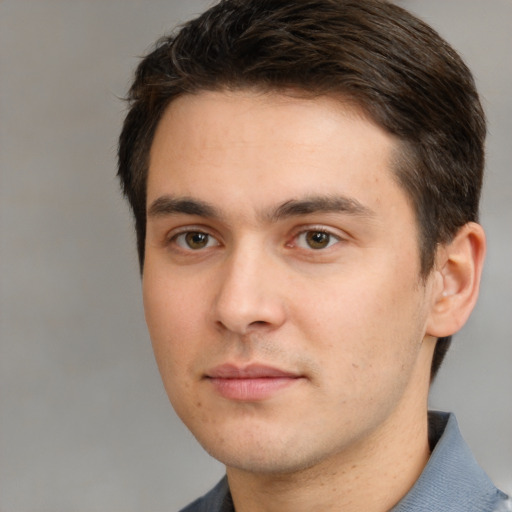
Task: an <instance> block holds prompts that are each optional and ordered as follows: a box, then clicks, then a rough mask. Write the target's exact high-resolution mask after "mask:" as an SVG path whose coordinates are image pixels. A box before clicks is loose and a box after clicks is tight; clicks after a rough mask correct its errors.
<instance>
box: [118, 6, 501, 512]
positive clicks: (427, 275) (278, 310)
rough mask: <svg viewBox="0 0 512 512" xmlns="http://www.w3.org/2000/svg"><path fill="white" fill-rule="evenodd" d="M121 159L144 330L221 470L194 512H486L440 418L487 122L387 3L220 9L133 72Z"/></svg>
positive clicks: (473, 258)
mask: <svg viewBox="0 0 512 512" xmlns="http://www.w3.org/2000/svg"><path fill="white" fill-rule="evenodd" d="M129 100H130V110H129V112H128V115H127V117H126V120H125V124H124V128H123V132H122V135H121V139H120V147H119V176H120V178H121V181H122V185H123V188H124V191H125V194H126V195H127V197H128V199H129V201H130V204H131V206H132V208H133V211H134V214H135V224H136V230H137V237H138V251H139V258H140V265H141V273H142V279H143V294H144V305H145V313H146V320H147V323H148V327H149V331H150V334H151V339H152V342H153V346H154V350H155V355H156V359H157V362H158V365H159V369H160V372H161V375H162V379H163V382H164V385H165V388H166V390H167V393H168V395H169V398H170V400H171V403H172V404H173V407H174V408H175V410H176V412H177V413H178V415H179V416H180V417H181V419H182V420H183V421H184V423H185V424H186V425H187V427H188V428H189V429H190V430H191V431H192V433H193V434H194V435H195V437H196V438H197V439H198V441H199V442H200V443H201V444H202V446H203V447H204V448H205V449H206V450H207V451H208V452H209V453H210V454H211V455H212V456H214V457H215V458H217V459H218V460H220V461H221V462H223V463H224V464H225V465H226V473H227V476H226V478H225V479H223V480H222V481H221V482H220V483H219V485H217V486H216V487H215V488H214V489H213V490H212V491H210V492H209V493H208V494H207V495H206V496H204V497H203V498H201V499H199V500H197V501H196V502H195V503H193V504H192V505H190V506H189V507H187V508H186V509H185V510H187V511H196V510H197V511H201V510H204V511H206V510H208V511H229V510H236V511H237V512H246V511H274V510H276V511H288V510H292V511H294V512H297V511H310V510H322V511H331V510H332V511H335V510H340V511H341V510H343V511H360V510H365V511H375V512H377V511H387V510H394V511H399V512H402V511H416V510H423V511H427V510H428V511H432V510H435V511H436V510H450V511H461V512H462V511H464V512H468V511H475V512H476V511H491V510H507V509H508V508H507V507H509V503H510V502H509V501H508V500H507V497H506V496H505V495H504V494H503V493H502V492H501V491H499V490H497V489H496V488H495V487H494V486H493V484H492V483H491V482H490V481H489V480H488V478H487V477H486V476H485V474H484V473H483V471H482V470H481V469H480V468H479V467H478V465H477V464H476V462H475V461H474V459H473V457H472V455H471V454H470V452H469V449H468V448H467V446H466V445H465V444H464V441H463V440H462V438H461V437H460V434H459V432H458V429H457V424H456V421H455V418H454V417H453V416H452V415H447V414H443V413H430V414H429V413H428V412H427V396H428V390H429V384H430V382H431V379H432V378H433V377H434V376H435V374H436V372H437V370H438V368H439V366H440V364H441V362H442V359H443V357H444V354H445V353H446V350H447V349H448V346H449V343H450V336H451V335H452V334H453V333H454V332H456V331H457V330H458V329H459V328H460V327H461V326H462V325H463V324H464V322H465V321H466V319H467V318H468V316H469V314H470V312H471V310H472V308H473V306H474V304H475V302H476V299H477V295H478V286H479V280H480V274H481V269H482V264H483V259H484V253H485V236H484V233H483V230H482V228H481V227H480V225H479V224H477V219H478V201H479V195H480V188H481V183H482V171H483V164H484V155H483V144H484V138H485V121H484V115H483V112H482V109H481V105H480V102H479V100H478V95H477V92H476V90H475V87H474V83H473V79H472V77H471V74H470V72H469V70H468V69H467V68H466V66H465V65H464V63H463V62H462V61H461V59H460V57H459V56H458V55H457V54H456V53H455V52H454V51H453V50H452V49H451V48H450V47H449V46H448V45H447V43H445V42H444V41H443V40H442V39H441V38H440V37H439V36H438V35H437V34H436V33H435V32H434V31H433V30H432V29H431V28H429V27H428V26H426V25H425V24H424V23H422V22H421V21H419V20H417V19H416V18H414V17H413V16H412V15H410V14H409V13H407V12H406V11H404V10H403V9H401V8H399V7H397V6H395V5H393V4H390V3H387V2H384V1H379V0H363V1H361V0H358V1H355V0H352V1H350V0H305V1H301V2H296V1H295V2H294V1H284V0H224V1H221V2H220V3H219V4H217V5H215V6H213V7H212V8H210V9H209V10H208V11H207V12H206V13H205V14H203V15H202V16H200V17H199V18H197V19H195V20H193V21H191V22H189V23H187V24H186V25H184V26H183V27H182V28H181V30H180V31H179V32H177V33H176V34H175V35H173V36H171V37H168V38H165V39H163V40H161V41H160V42H159V43H158V44H157V47H156V48H155V50H154V51H153V52H152V53H151V54H149V55H148V56H147V57H146V58H145V59H144V60H143V61H142V63H141V64H140V66H139V68H138V70H137V74H136V78H135V81H134V83H133V85H132V87H131V90H130V95H129Z"/></svg>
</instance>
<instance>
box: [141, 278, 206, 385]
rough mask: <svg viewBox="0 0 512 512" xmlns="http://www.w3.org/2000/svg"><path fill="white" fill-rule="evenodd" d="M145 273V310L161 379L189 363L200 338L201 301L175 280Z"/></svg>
mask: <svg viewBox="0 0 512 512" xmlns="http://www.w3.org/2000/svg"><path fill="white" fill-rule="evenodd" d="M163 275H164V274H163V273H161V274H159V278H158V279H154V278H153V277H152V274H151V273H149V272H148V274H147V275H145V276H144V282H143V298H144V313H145V317H146V323H147V326H148V330H149V334H150V337H151V342H152V344H153V350H154V353H155V358H156V360H157V363H158V366H159V369H160V372H161V373H162V378H163V379H164V381H165V380H167V379H169V378H172V377H173V376H176V375H178V374H180V373H182V372H183V371H185V369H186V368H187V367H188V366H189V363H188V361H189V359H190V357H191V353H192V351H193V350H194V346H195V345H194V340H196V339H200V335H199V325H200V322H198V317H199V316H200V315H201V312H200V311H201V308H200V302H198V300H197V298H196V297H194V296H190V294H186V293H183V288H181V287H180V286H179V285H178V284H177V283H176V282H175V281H174V280H172V281H171V280H169V279H165V278H162V276H163Z"/></svg>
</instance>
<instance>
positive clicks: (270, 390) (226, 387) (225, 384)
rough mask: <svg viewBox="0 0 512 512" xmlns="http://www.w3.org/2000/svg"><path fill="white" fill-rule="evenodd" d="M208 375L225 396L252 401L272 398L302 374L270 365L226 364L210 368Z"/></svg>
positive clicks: (231, 398)
mask: <svg viewBox="0 0 512 512" xmlns="http://www.w3.org/2000/svg"><path fill="white" fill-rule="evenodd" d="M206 377H207V379H208V380H209V381H210V382H211V383H212V385H213V386H214V388H215V390H216V391H217V392H218V393H219V394H220V395H221V396H223V397H224V398H227V399H230V400H239V401H247V402H250V401H260V400H264V399H266V398H270V397H271V396H272V395H274V394H275V393H277V392H278V391H279V390H281V389H283V388H285V387H287V386H290V385H292V384H294V383H295V382H297V381H298V380H299V379H300V378H301V377H302V376H301V375H298V374H295V373H290V372H286V371H283V370H279V369H277V368H272V367H270V366H263V365H256V364H254V365H249V366H245V367H238V366H235V365H231V364H224V365H221V366H217V367H215V368H213V369H212V370H210V371H209V372H208V373H207V375H206Z"/></svg>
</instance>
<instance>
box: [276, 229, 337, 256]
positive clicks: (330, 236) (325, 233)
mask: <svg viewBox="0 0 512 512" xmlns="http://www.w3.org/2000/svg"><path fill="white" fill-rule="evenodd" d="M308 235H321V236H322V237H327V245H325V246H324V247H312V246H311V242H313V243H315V240H311V239H310V240H309V241H308V240H305V241H304V244H305V245H307V246H308V247H305V246H304V247H301V246H300V244H298V243H297V241H298V240H300V238H301V237H307V236H308ZM324 240H325V239H324ZM324 240H322V239H320V240H319V241H318V243H322V242H323V241H324ZM342 241H343V238H342V237H341V236H340V235H337V234H334V233H333V232H332V231H331V230H329V229H326V228H325V227H321V226H318V227H315V226H312V227H308V228H307V229H302V230H301V231H299V232H297V233H296V234H295V235H294V236H293V238H292V241H291V242H290V243H287V244H286V245H287V246H288V247H298V248H299V249H303V250H307V251H315V252H316V251H322V250H326V249H329V248H330V247H332V246H333V245H335V244H337V243H339V242H342Z"/></svg>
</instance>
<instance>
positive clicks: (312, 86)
mask: <svg viewBox="0 0 512 512" xmlns="http://www.w3.org/2000/svg"><path fill="white" fill-rule="evenodd" d="M240 90H242V91H243V90H249V91H259V92H262V93H274V92H277V93H283V94H285V95H286V94H289V95H291V96H295V97H297V96H299V97H304V98H317V97H330V98H334V99H336V98H338V99H339V100H340V102H342V103H344V104H346V105H351V106H353V107H354V108H356V109H357V110H358V111H360V112H361V113H362V114H364V116H366V117H367V118H368V119H370V120H371V121H372V122H373V123H375V124H376V125H377V126H378V127H380V128H381V129H382V130H384V132H386V133H387V134H389V135H391V136H393V137H394V138H395V140H396V141H397V149H398V150H397V151H396V152H395V154H394V159H393V164H392V167H393V175H394V178H395V179H396V181H397V183H398V184H399V185H400V187H401V188H402V189H403V191H404V192H405V194H406V195H407V197H408V200H409V201H410V204H411V207H412V209H413V211H414V214H415V218H416V222H417V227H418V240H417V244H418V247H419V258H420V262H419V269H420V274H421V277H422V278H425V277H426V276H428V275H429V273H430V272H431V271H432V269H433V266H434V263H435V254H436V251H437V249H438V247H439V246H441V245H443V244H446V243H449V241H450V240H451V239H452V238H453V237H454V235H455V234H456V233H457V232H458V231H459V229H460V228H461V227H462V226H464V225H465V224H466V223H468V222H471V221H476V220H477V218H478V203H479V195H480V189H481V184H482V172H483V165H484V150H483V144H484V138H485V120H484V115H483V112H482V108H481V105H480V102H479V99H478V95H477V92H476V90H475V86H474V82H473V79H472V76H471V73H470V72H469V70H468V69H467V67H466V66H465V64H464V63H463V62H462V60H461V59H460V57H459V56H458V55H457V53H456V52H455V51H454V50H453V49H452V48H451V47H450V46H449V45H448V44H447V43H446V42H445V41H444V40H443V39H441V38H440V37H439V35H438V34H437V33H436V32H435V31H434V30H432V29H431V28H430V27H428V26H427V25H425V24H424V23H423V22H421V21H419V20H418V19H416V18H415V17H413V16H412V15H411V14H409V13H408V12H407V11H405V10H403V9H401V8H400V7H398V6H396V5H393V4H391V3H388V2H385V1H381V0H364V1H361V0H357V1H356V0H307V1H304V2H291V1H290V2H288V1H284V2H283V1H281V0H224V1H221V2H220V3H219V4H217V5H215V6H213V7H212V8H210V9H209V10H208V11H207V12H205V13H204V14H203V15H201V16H200V17H198V18H197V19H195V20H192V21H190V22H189V23H187V24H185V25H184V26H183V27H181V29H180V30H179V31H177V32H176V33H175V34H173V35H171V36H169V37H166V38H163V39H162V40H160V41H159V42H158V43H157V45H156V48H155V49H154V50H153V51H152V52H151V53H150V54H149V55H147V56H146V57H145V58H144V59H143V61H142V62H141V63H140V65H139V67H138V69H137V73H136V77H135V80H134V83H133V85H132V87H131V89H130V93H129V97H128V100H129V111H128V114H127V116H126V120H125V123H124V127H123V132H122V135H121V138H120V145H119V176H120V179H121V182H122V185H123V189H124V192H125V194H126V196H127V197H128V199H129V201H130V205H131V207H132V209H133V213H134V216H135V225H136V232H137V243H138V254H139V260H140V267H141V271H142V272H144V258H145V240H146V209H147V204H146V194H147V178H148V166H149V155H150V150H151V147H152V144H153V140H154V136H155V132H156V130H157V127H158V126H159V123H160V121H161V119H162V117H163V115H164V113H165V112H166V111H167V110H168V108H169V105H171V104H172V103H173V102H174V101H175V100H177V99H178V98H180V97H182V96H185V95H194V94H197V93H200V92H205V91H210V92H212V91H240ZM449 343H450V337H449V336H447V337H442V338H440V339H439V341H438V342H437V345H436V350H435V353H434V358H433V363H432V376H434V375H435V373H436V372H437V370H438V368H439V365H440V364H441V362H442V359H443V357H444V354H445V352H446V350H447V348H448V346H449Z"/></svg>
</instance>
